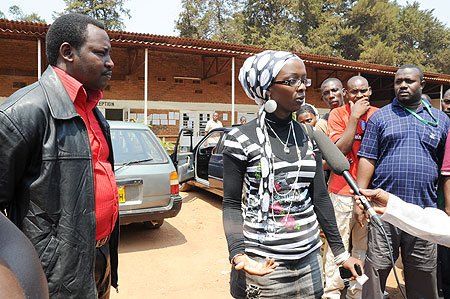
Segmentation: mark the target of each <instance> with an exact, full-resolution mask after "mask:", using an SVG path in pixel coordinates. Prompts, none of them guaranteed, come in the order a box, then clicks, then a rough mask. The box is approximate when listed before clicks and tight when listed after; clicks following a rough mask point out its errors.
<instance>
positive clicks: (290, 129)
mask: <svg viewBox="0 0 450 299" xmlns="http://www.w3.org/2000/svg"><path fill="white" fill-rule="evenodd" d="M266 124H267V126H268V127H269V128H270V130H271V131H272V132H273V133H274V134H275V137H277V139H278V140H279V141H280V142H281V144H282V145H283V150H284V153H285V154H286V155H287V154H289V153H290V152H291V151H290V149H289V147H288V142H289V136H291V131H292V129H293V126H292V121H291V123H290V126H289V132H288V136H287V139H286V142H283V140H281V138H280V136H278V134H277V133H276V132H275V130H274V129H273V128H272V127H271V126H270V124H269V122H266Z"/></svg>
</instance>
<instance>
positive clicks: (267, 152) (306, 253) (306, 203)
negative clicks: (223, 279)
mask: <svg viewBox="0 0 450 299" xmlns="http://www.w3.org/2000/svg"><path fill="white" fill-rule="evenodd" d="M239 81H240V82H241V84H242V87H243V88H244V90H245V92H246V94H247V95H248V96H249V97H250V98H252V99H254V100H255V101H256V102H257V103H258V104H260V105H261V104H263V105H262V107H261V109H260V111H259V113H258V117H257V118H256V119H254V120H252V121H250V122H247V123H246V124H244V125H241V126H239V127H236V128H234V129H233V130H232V131H231V132H230V133H229V134H228V135H227V139H226V141H225V149H224V157H223V159H224V180H223V181H224V199H223V224H224V230H225V234H226V237H227V242H228V249H229V253H230V255H229V258H230V262H231V263H232V265H233V267H232V272H231V278H230V285H231V294H232V296H233V297H235V298H320V297H321V295H322V293H323V286H322V269H321V268H322V261H321V256H320V245H321V241H320V238H319V228H318V227H319V224H320V225H321V227H322V228H323V230H324V231H325V234H326V237H327V239H328V242H329V243H330V247H331V250H333V253H334V254H335V256H336V263H337V264H339V265H344V267H346V268H348V269H350V270H351V271H352V273H353V275H354V276H355V277H356V276H357V273H356V271H355V269H354V265H355V263H358V264H359V265H361V263H360V262H359V261H358V260H356V259H354V258H352V257H350V255H349V253H348V252H346V251H345V248H344V245H343V244H342V241H341V238H340V236H339V232H338V229H337V227H336V220H335V216H334V212H333V206H332V204H331V201H330V198H329V196H328V192H327V186H326V184H325V181H324V177H323V170H322V167H316V165H322V157H321V153H320V151H318V149H317V148H316V145H315V143H314V140H312V139H311V138H310V137H309V136H311V132H312V128H311V127H309V128H308V130H307V131H309V132H308V133H307V132H306V131H305V129H303V128H302V126H301V124H299V123H298V122H295V121H292V113H293V112H295V111H297V110H298V109H299V108H300V106H301V105H302V104H303V102H304V101H305V91H306V87H307V86H310V85H311V80H310V79H307V78H306V68H305V65H304V64H303V61H302V60H301V59H300V58H299V57H298V56H296V55H294V54H292V53H289V52H282V51H271V50H268V51H264V52H262V53H259V54H256V55H254V56H251V57H249V58H248V59H247V60H246V61H245V63H244V65H243V66H242V68H241V70H240V73H239ZM243 187H245V188H244V189H245V190H246V191H245V193H246V194H245V197H244V199H243V200H242V190H243Z"/></svg>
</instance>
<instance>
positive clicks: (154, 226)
mask: <svg viewBox="0 0 450 299" xmlns="http://www.w3.org/2000/svg"><path fill="white" fill-rule="evenodd" d="M163 223H164V219H163V220H151V221H144V226H145V227H146V228H149V229H157V228H160V227H161V225H163Z"/></svg>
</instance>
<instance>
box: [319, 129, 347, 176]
mask: <svg viewBox="0 0 450 299" xmlns="http://www.w3.org/2000/svg"><path fill="white" fill-rule="evenodd" d="M313 137H314V140H315V141H316V143H317V146H318V147H319V149H320V151H321V152H322V155H323V158H324V159H325V161H327V164H328V166H330V168H331V170H332V171H333V172H334V173H335V174H338V175H342V173H343V172H344V171H349V170H350V163H348V160H347V158H346V157H345V156H344V154H342V152H341V151H340V150H339V148H338V147H337V146H336V144H334V143H333V142H332V141H331V140H330V138H328V136H327V135H325V134H324V133H323V132H321V131H319V130H314V132H313Z"/></svg>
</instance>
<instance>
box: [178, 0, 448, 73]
mask: <svg viewBox="0 0 450 299" xmlns="http://www.w3.org/2000/svg"><path fill="white" fill-rule="evenodd" d="M182 1H183V11H182V13H181V14H180V16H179V19H178V22H177V29H178V31H179V32H180V36H183V37H191V38H200V39H212V40H220V41H226V42H231V43H239V44H247V45H253V46H260V47H265V48H272V49H283V50H288V51H299V52H305V53H311V54H318V55H325V56H331V57H338V58H345V59H350V60H360V61H364V62H370V63H377V64H386V65H394V66H399V65H401V64H404V63H415V64H418V65H420V66H423V67H424V69H425V70H427V71H435V72H436V71H437V72H443V73H450V71H449V69H450V63H449V62H450V58H449V52H450V32H449V28H447V27H446V26H445V25H444V24H443V23H441V22H439V21H438V20H437V19H436V18H435V17H434V16H433V10H420V9H419V4H418V3H417V2H414V3H412V4H407V5H406V6H400V5H398V4H397V2H396V1H395V0H343V1H342V0H239V1H237V2H236V1H230V0H182ZM233 3H234V4H233Z"/></svg>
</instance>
